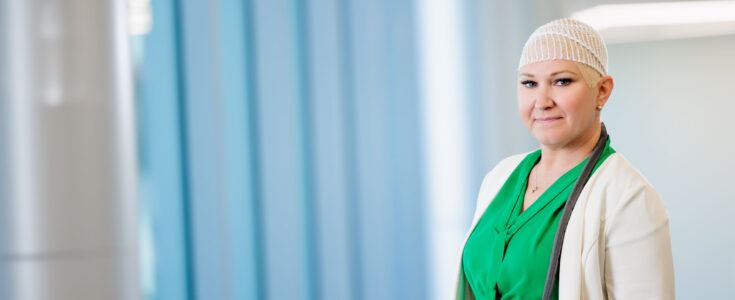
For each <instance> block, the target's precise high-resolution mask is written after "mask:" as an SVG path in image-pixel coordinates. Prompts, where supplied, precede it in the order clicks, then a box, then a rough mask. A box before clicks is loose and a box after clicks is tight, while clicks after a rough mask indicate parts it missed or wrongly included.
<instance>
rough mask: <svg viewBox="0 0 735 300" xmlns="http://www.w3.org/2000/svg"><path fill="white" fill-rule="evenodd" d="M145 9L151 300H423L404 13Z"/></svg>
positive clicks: (414, 94) (142, 127) (253, 3)
mask: <svg viewBox="0 0 735 300" xmlns="http://www.w3.org/2000/svg"><path fill="white" fill-rule="evenodd" d="M152 4H153V18H154V19H153V24H154V25H153V26H154V27H153V31H152V32H151V33H150V34H149V35H147V36H146V37H145V38H144V40H143V47H142V49H143V50H142V57H141V60H140V61H139V66H138V72H137V87H138V125H139V137H140V149H139V151H140V170H141V191H140V193H141V198H142V200H141V201H142V205H143V206H144V211H145V216H144V218H145V219H146V220H147V225H146V228H147V229H146V230H148V231H149V234H150V236H151V239H150V241H144V244H145V245H144V248H145V247H148V248H150V249H151V251H152V252H151V254H152V258H153V260H152V262H153V264H152V267H151V268H150V269H149V273H150V274H144V277H148V278H150V281H151V282H149V283H148V284H149V288H148V291H147V298H148V299H172V300H173V299H175V300H180V299H205V300H209V299H425V298H427V297H428V295H427V293H428V292H427V289H428V287H427V279H428V276H427V274H426V272H427V270H428V267H427V263H428V262H427V259H426V257H427V254H426V252H427V247H426V232H424V230H423V228H424V226H423V224H424V222H426V220H425V219H424V211H423V210H424V203H423V201H422V200H423V198H424V195H423V194H422V193H423V187H422V182H423V178H422V176H423V170H422V153H421V151H422V150H421V136H422V132H421V128H420V123H421V122H420V121H421V120H420V115H421V112H420V102H419V96H420V95H419V88H418V83H417V78H418V74H417V69H418V68H417V66H416V63H417V60H418V59H417V49H416V43H417V41H416V40H417V30H416V28H415V8H414V3H412V2H411V1H392V0H365V1H350V0H311V1H307V0H245V1H243V0H178V1H177V0H153V1H152Z"/></svg>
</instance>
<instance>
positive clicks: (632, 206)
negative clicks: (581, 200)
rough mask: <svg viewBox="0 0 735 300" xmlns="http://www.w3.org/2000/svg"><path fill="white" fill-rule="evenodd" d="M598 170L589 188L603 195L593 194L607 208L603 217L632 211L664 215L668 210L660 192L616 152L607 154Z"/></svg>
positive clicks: (661, 217) (634, 213) (655, 217)
mask: <svg viewBox="0 0 735 300" xmlns="http://www.w3.org/2000/svg"><path fill="white" fill-rule="evenodd" d="M598 172H599V174H597V175H598V176H597V177H598V178H596V180H595V181H594V183H593V185H596V187H594V188H593V190H595V191H597V192H593V193H595V194H596V193H598V192H601V193H602V195H604V196H603V197H596V198H597V199H601V200H603V202H605V203H606V204H605V206H606V207H608V208H609V210H608V211H607V213H606V215H607V217H611V216H612V215H617V214H621V213H624V214H630V213H632V214H633V215H638V216H639V217H641V218H642V217H643V216H642V215H640V213H644V215H648V217H649V218H654V219H665V218H666V215H667V214H668V213H667V212H666V206H665V204H664V201H663V199H662V197H661V195H660V194H659V193H658V191H657V190H656V188H655V187H654V186H653V184H651V182H650V181H649V180H648V179H647V178H646V177H645V176H644V175H643V173H641V171H640V170H638V168H636V167H635V166H634V165H633V164H632V163H631V162H630V161H629V160H628V159H626V158H625V156H623V155H622V154H620V153H618V152H616V153H614V154H612V155H610V157H608V158H607V160H606V161H605V162H604V163H603V165H601V166H600V169H598V171H597V172H596V173H598ZM590 181H592V178H590ZM596 195H599V194H596ZM626 211H627V213H626ZM654 215H656V216H654Z"/></svg>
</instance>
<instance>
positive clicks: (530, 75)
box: [521, 70, 577, 77]
mask: <svg viewBox="0 0 735 300" xmlns="http://www.w3.org/2000/svg"><path fill="white" fill-rule="evenodd" d="M560 73H571V74H573V75H577V73H574V72H572V71H570V70H561V71H556V72H554V73H551V74H549V77H551V76H554V75H556V74H560ZM521 76H526V77H534V76H533V74H529V73H521Z"/></svg>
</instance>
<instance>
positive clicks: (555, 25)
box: [518, 18, 607, 75]
mask: <svg viewBox="0 0 735 300" xmlns="http://www.w3.org/2000/svg"><path fill="white" fill-rule="evenodd" d="M558 59H563V60H570V61H575V62H579V63H582V64H585V65H587V66H590V67H591V68H592V69H594V70H596V71H597V72H599V73H600V75H607V47H606V46H605V42H604V41H603V40H602V36H600V33H599V32H597V30H595V29H594V28H592V27H591V26H589V25H587V24H585V23H583V22H581V21H578V20H575V19H570V18H564V19H559V20H554V21H551V22H549V23H546V24H544V25H543V26H541V27H539V28H537V29H536V31H534V32H533V34H531V36H530V37H529V38H528V41H526V44H525V45H524V46H523V53H522V54H521V61H520V62H519V64H518V69H519V70H520V69H521V67H523V66H525V65H527V64H532V63H536V62H541V61H549V60H558Z"/></svg>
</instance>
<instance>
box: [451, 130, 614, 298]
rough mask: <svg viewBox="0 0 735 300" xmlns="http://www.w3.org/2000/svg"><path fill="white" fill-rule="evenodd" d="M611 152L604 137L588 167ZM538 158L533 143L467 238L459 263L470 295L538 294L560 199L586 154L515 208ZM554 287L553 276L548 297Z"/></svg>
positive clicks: (570, 186) (564, 198)
mask: <svg viewBox="0 0 735 300" xmlns="http://www.w3.org/2000/svg"><path fill="white" fill-rule="evenodd" d="M613 153H615V150H614V149H612V148H611V147H610V140H608V141H607V143H606V144H605V149H604V151H603V152H602V156H601V157H600V160H599V162H598V163H597V164H596V165H595V168H594V169H593V172H594V171H595V170H597V168H598V167H599V166H600V164H601V163H602V162H603V161H604V160H605V159H606V158H607V157H608V156H610V154H613ZM540 158H541V150H540V149H539V150H536V151H534V152H532V153H530V154H528V155H527V156H526V157H525V158H524V159H523V160H522V161H521V163H520V164H519V165H518V167H516V169H515V170H514V171H513V173H511V175H510V177H509V178H508V180H507V181H506V182H505V184H504V185H503V187H502V188H501V189H500V191H498V194H497V195H496V196H495V199H493V201H492V202H491V203H490V205H488V207H487V209H486V210H485V212H484V213H483V215H482V217H481V218H480V220H479V221H478V223H477V225H476V226H475V228H474V229H473V231H472V233H471V234H470V236H469V238H468V239H467V243H466V244H465V247H464V252H463V253H462V266H463V269H464V272H465V276H466V278H467V282H468V283H469V285H470V287H471V288H472V292H473V294H474V296H475V298H476V299H540V298H541V294H542V293H543V290H544V282H545V280H546V272H547V269H548V268H549V257H550V255H551V248H552V247H553V244H554V235H555V234H556V229H557V226H558V223H559V219H560V218H561V215H562V213H563V212H564V203H566V201H567V198H569V194H571V192H572V189H573V188H574V184H575V183H576V181H577V178H578V177H579V174H581V173H582V169H583V168H584V165H585V164H586V163H587V160H588V159H589V157H588V158H585V159H584V161H582V162H580V163H579V164H578V165H577V166H575V167H574V168H572V169H571V170H569V171H567V172H566V173H565V174H564V175H562V176H561V177H559V179H557V180H556V181H555V182H554V183H553V184H552V185H551V186H550V187H549V188H548V189H547V190H546V191H545V192H544V193H543V194H541V196H539V197H538V199H536V201H535V202H534V203H533V204H531V206H530V207H528V209H527V210H526V211H524V212H521V208H522V206H523V198H524V195H525V191H526V185H527V181H528V174H529V173H530V172H531V169H532V168H533V166H534V165H535V164H536V163H537V162H538V161H539V159H540ZM558 288H559V286H558V281H557V286H556V287H555V291H554V293H553V294H552V295H553V296H552V298H553V299H557V298H558ZM501 295H502V296H501Z"/></svg>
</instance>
